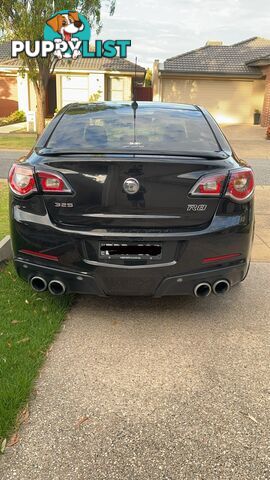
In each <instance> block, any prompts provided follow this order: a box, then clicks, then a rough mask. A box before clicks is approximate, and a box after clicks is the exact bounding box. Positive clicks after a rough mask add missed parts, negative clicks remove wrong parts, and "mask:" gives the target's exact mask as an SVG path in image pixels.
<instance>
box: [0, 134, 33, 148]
mask: <svg viewBox="0 0 270 480" xmlns="http://www.w3.org/2000/svg"><path fill="white" fill-rule="evenodd" d="M36 139H37V136H36V135H35V134H30V133H28V134H25V135H23V134H21V135H19V134H13V133H8V134H6V135H4V134H2V133H1V134H0V148H2V149H9V148H11V149H12V148H13V149H16V150H28V149H29V150H30V149H31V148H32V147H33V145H34V144H35V142H36Z"/></svg>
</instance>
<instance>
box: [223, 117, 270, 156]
mask: <svg viewBox="0 0 270 480" xmlns="http://www.w3.org/2000/svg"><path fill="white" fill-rule="evenodd" d="M221 128H222V130H223V132H224V133H225V135H226V137H227V138H228V140H229V141H230V143H231V144H232V146H233V147H234V149H235V151H236V153H237V155H238V156H239V157H241V158H244V159H266V160H270V140H266V128H262V127H260V126H258V125H227V126H223V127H222V126H221Z"/></svg>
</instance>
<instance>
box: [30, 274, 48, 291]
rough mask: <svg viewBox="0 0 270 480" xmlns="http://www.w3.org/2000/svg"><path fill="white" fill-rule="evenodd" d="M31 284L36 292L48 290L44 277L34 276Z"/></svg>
mask: <svg viewBox="0 0 270 480" xmlns="http://www.w3.org/2000/svg"><path fill="white" fill-rule="evenodd" d="M30 285H31V287H32V288H33V290H35V291H36V292H45V290H47V282H46V280H45V279H44V278H42V277H37V276H36V277H32V278H31V280H30Z"/></svg>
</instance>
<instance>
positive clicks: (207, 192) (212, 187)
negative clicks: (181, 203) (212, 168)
mask: <svg viewBox="0 0 270 480" xmlns="http://www.w3.org/2000/svg"><path fill="white" fill-rule="evenodd" d="M226 178H227V174H226V173H219V174H215V175H206V176H205V177H201V178H200V179H199V180H198V182H197V183H196V184H195V185H194V187H193V188H192V190H191V192H190V194H191V195H196V196H199V197H203V196H207V197H219V196H220V194H221V193H222V191H223V187H224V183H225V180H226Z"/></svg>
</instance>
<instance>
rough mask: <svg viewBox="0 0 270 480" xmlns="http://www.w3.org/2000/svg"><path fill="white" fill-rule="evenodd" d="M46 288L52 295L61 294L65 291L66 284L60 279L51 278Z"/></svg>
mask: <svg viewBox="0 0 270 480" xmlns="http://www.w3.org/2000/svg"><path fill="white" fill-rule="evenodd" d="M48 289H49V292H50V293H51V294H52V295H63V294H64V293H65V291H66V286H65V284H64V283H63V282H60V280H51V282H50V283H49V285H48Z"/></svg>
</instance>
